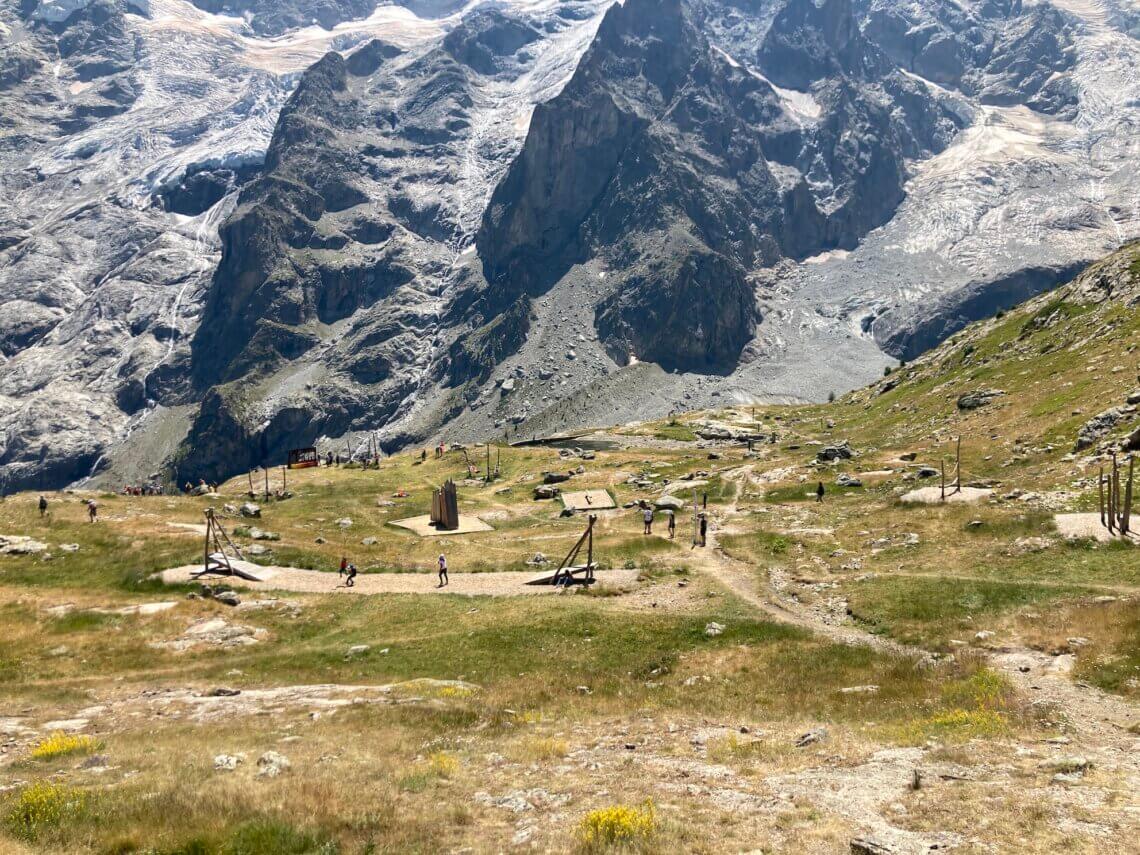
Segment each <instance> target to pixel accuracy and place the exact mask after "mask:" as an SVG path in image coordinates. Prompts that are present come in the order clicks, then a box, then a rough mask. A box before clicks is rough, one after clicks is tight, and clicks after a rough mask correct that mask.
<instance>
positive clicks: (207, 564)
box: [192, 508, 261, 582]
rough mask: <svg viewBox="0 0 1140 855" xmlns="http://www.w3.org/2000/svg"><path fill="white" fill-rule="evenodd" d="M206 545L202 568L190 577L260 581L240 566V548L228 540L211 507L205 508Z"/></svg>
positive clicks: (241, 560)
mask: <svg viewBox="0 0 1140 855" xmlns="http://www.w3.org/2000/svg"><path fill="white" fill-rule="evenodd" d="M205 513H206V546H205V551H204V555H203V559H202V569H201V570H200V571H198V572H197V573H195V574H194V576H193V577H192V578H194V579H200V578H202V577H203V576H237V577H238V578H241V579H248V580H249V581H250V582H260V581H261V579H260V578H259V577H258V576H257V575H256V574H254V573H252V572H250V571H249V570H247V569H246V568H245V567H244V566H240V565H239V564H238V562H239V561H240V562H242V564H245V563H246V562H245V560H244V559H243V558H242V555H241V550H240V549H238V547H237V545H236V544H235V543H234V542H233V541H232V540H230V536H229V535H228V534H226V530H225V529H224V528H222V524H221V523H220V522H219V521H218V518H217V516H216V515H215V514H214V509H213V508H206V511H205ZM227 547H228V548H229V549H230V551H232V552H233V557H231V556H230V553H229V552H227V551H226V549H227Z"/></svg>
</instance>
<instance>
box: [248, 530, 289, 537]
mask: <svg viewBox="0 0 1140 855" xmlns="http://www.w3.org/2000/svg"><path fill="white" fill-rule="evenodd" d="M249 537H250V539H251V540H280V539H281V535H279V534H278V533H277V532H275V531H265V530H263V529H260V528H251V529H250V530H249Z"/></svg>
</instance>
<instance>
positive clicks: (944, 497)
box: [940, 457, 946, 502]
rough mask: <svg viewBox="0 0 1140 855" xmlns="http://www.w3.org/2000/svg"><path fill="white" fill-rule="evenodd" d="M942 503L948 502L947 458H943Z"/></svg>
mask: <svg viewBox="0 0 1140 855" xmlns="http://www.w3.org/2000/svg"><path fill="white" fill-rule="evenodd" d="M940 501H943V502H945V501H946V458H945V457H943V458H942V497H941V499H940Z"/></svg>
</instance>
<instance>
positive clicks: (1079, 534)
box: [1053, 513, 1138, 543]
mask: <svg viewBox="0 0 1140 855" xmlns="http://www.w3.org/2000/svg"><path fill="white" fill-rule="evenodd" d="M1053 522H1054V523H1056V525H1057V534H1059V535H1061V537H1063V538H1065V539H1066V540H1084V539H1086V538H1087V539H1090V540H1097V541H1100V542H1101V543H1111V542H1112V541H1114V540H1127V541H1130V542H1133V543H1135V542H1136V541H1137V540H1138V538H1137V534H1136V532H1134V531H1132V532H1129V533H1128V535H1127V536H1126V537H1121V536H1120V535H1119V534H1112V533H1111V532H1109V530H1108V529H1107V528H1105V527H1104V526H1103V525H1101V524H1100V514H1095V513H1094V514H1056V515H1055V516H1054V517H1053Z"/></svg>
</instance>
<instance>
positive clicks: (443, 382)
mask: <svg viewBox="0 0 1140 855" xmlns="http://www.w3.org/2000/svg"><path fill="white" fill-rule="evenodd" d="M1137 20H1140V16H1138V15H1137V13H1136V10H1135V9H1134V8H1133V7H1132V6H1131V5H1130V4H1129V3H1128V2H1125V0H1099V2H1098V3H1097V4H1089V3H1083V2H1082V3H1077V2H1075V0H1053V2H1045V3H1033V4H1023V3H1021V2H1020V1H1019V0H962V2H958V3H954V4H946V3H935V2H926V0H920V2H915V3H908V4H898V3H894V2H886V0H881V2H880V0H748V2H739V0H734V2H725V0H626V2H625V3H623V4H621V5H612V6H611V4H610V3H609V2H607V0H576V2H566V3H560V4H557V5H551V4H549V3H547V2H544V0H511V2H507V3H496V4H481V5H473V6H472V5H462V4H458V3H455V2H450V0H407V2H404V3H402V4H400V5H386V6H378V5H376V4H375V2H373V0H319V2H318V0H283V2H273V3H268V2H261V0H228V2H226V3H216V2H214V0H194V2H193V3H191V2H188V0H19V2H18V0H0V107H2V109H0V190H2V191H3V192H0V355H2V361H0V487H2V488H5V489H8V488H12V487H16V486H50V485H53V484H61V483H65V482H67V481H71V480H75V479H78V478H82V477H86V476H88V475H92V474H94V475H97V476H98V475H100V473H102V477H104V478H106V479H115V478H119V477H124V478H126V477H131V478H134V477H139V476H140V475H143V474H147V473H149V472H151V471H153V470H155V469H157V468H158V467H159V466H161V465H163V461H167V462H168V463H169V464H171V465H173V467H174V468H175V469H177V471H178V473H179V475H181V476H186V475H193V476H194V477H197V476H199V475H208V476H209V477H220V476H221V475H223V474H226V473H228V472H230V471H233V470H235V469H240V468H241V467H242V466H245V465H247V464H250V463H257V462H260V461H261V460H263V459H266V458H267V457H268V458H275V457H276V456H277V455H279V454H280V453H281V452H283V450H285V449H287V448H288V447H289V446H291V445H294V444H302V443H305V444H307V443H309V442H312V441H315V440H319V439H321V438H331V437H342V436H344V437H349V441H350V442H352V441H355V440H354V439H352V438H353V437H362V436H364V435H365V434H370V433H372V432H375V433H376V434H377V435H378V436H379V437H380V438H381V439H382V440H383V441H384V442H386V443H388V444H389V445H391V446H395V445H399V444H401V443H404V442H408V441H413V440H418V439H419V438H422V437H424V436H427V435H430V434H434V433H436V432H438V431H440V430H443V429H446V430H447V432H448V435H449V436H451V437H472V438H474V437H481V436H486V435H488V434H490V433H502V432H506V431H537V430H540V429H542V430H545V429H550V428H552V427H557V426H559V425H562V426H569V425H571V424H574V423H589V422H594V421H606V420H609V419H610V418H612V417H614V414H615V413H618V412H620V413H622V414H623V417H630V418H632V417H636V416H638V415H651V414H663V413H664V412H666V411H667V410H669V409H671V408H674V407H678V406H682V407H683V406H699V405H703V404H711V403H715V402H717V401H718V400H720V401H723V400H724V398H725V397H729V398H740V399H747V398H750V397H752V396H763V397H769V398H775V399H779V400H785V399H790V400H795V399H802V398H805V397H806V398H822V397H825V396H826V395H827V393H828V392H829V391H841V390H842V389H843V388H846V387H848V386H851V385H855V384H858V383H861V382H865V381H866V380H868V379H870V378H871V377H873V376H874V375H876V374H881V372H882V367H883V365H884V363H885V362H887V360H888V357H887V356H886V355H884V352H883V349H884V348H885V349H886V350H887V351H888V352H889V353H891V354H895V355H901V356H910V355H912V354H914V353H916V352H918V351H920V350H921V349H923V348H925V347H927V346H929V345H931V344H933V343H935V342H937V341H938V340H939V339H941V338H942V337H944V336H945V335H948V334H951V333H953V332H954V331H955V330H956V329H958V328H960V327H961V326H962V325H963V324H965V323H968V322H969V321H971V320H973V319H975V318H978V317H984V316H985V315H986V314H988V313H991V312H993V311H995V310H996V309H997V308H1001V307H1004V306H1006V305H1008V304H1010V303H1012V302H1014V301H1017V300H1020V299H1023V298H1024V297H1026V296H1029V295H1031V294H1033V293H1036V292H1037V291H1039V290H1041V289H1043V288H1046V287H1049V286H1050V285H1051V284H1053V283H1055V282H1057V281H1061V280H1062V279H1063V278H1067V276H1068V275H1069V274H1071V272H1073V271H1074V270H1076V269H1079V268H1080V266H1081V265H1082V264H1084V263H1085V262H1087V261H1088V260H1089V259H1091V258H1094V257H1097V256H1099V255H1101V254H1103V253H1104V251H1106V250H1107V249H1109V248H1111V247H1112V246H1114V245H1116V244H1118V243H1119V242H1121V241H1123V240H1126V239H1127V238H1129V237H1131V236H1135V235H1136V234H1137V231H1140V225H1138V224H1140V212H1138V210H1137V208H1136V205H1135V199H1136V198H1137V193H1138V192H1140V187H1138V186H1137V185H1138V183H1140V178H1138V177H1137V171H1136V170H1135V168H1134V162H1135V148H1134V145H1135V144H1134V139H1135V133H1134V130H1135V127H1136V125H1137V123H1140V106H1138V105H1140V84H1137V82H1136V81H1137V80H1138V79H1140V75H1138V74H1137V69H1138V67H1140V43H1138V42H1137V41H1136V38H1135V35H1134V34H1135V32H1138V31H1140V30H1138V29H1137V24H1136V22H1137ZM646 362H650V363H655V364H656V365H657V366H660V369H657V368H654V369H652V370H651V369H650V368H649V367H647V366H645V365H643V364H640V363H646ZM662 369H663V370H662ZM606 390H621V392H620V400H619V399H618V398H615V396H614V395H611V394H609V393H608V392H607V391H606ZM531 426H533V427H531Z"/></svg>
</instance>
